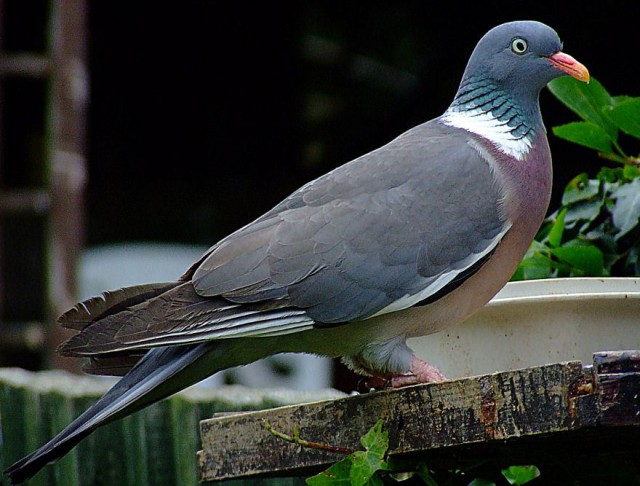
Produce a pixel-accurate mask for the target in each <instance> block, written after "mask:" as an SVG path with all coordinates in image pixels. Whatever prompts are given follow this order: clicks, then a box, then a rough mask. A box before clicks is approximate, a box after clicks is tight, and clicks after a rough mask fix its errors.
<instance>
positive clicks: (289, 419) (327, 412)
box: [198, 351, 640, 481]
mask: <svg viewBox="0 0 640 486" xmlns="http://www.w3.org/2000/svg"><path fill="white" fill-rule="evenodd" d="M639 393H640V352H637V351H629V352H612V353H597V354H596V355H595V357H594V366H593V367H591V366H589V367H586V368H585V367H584V366H583V364H582V363H581V362H566V363H556V364H550V365H547V366H541V367H535V368H528V369H524V370H516V371H507V372H502V373H495V374H490V375H484V376H478V377H472V378H466V379H461V380H455V381H449V382H445V383H439V384H429V385H416V386H411V387H406V388H402V389H397V390H384V391H378V392H373V393H369V394H365V395H358V396H352V397H347V398H343V399H339V400H333V401H325V402H317V403H312V404H306V405H299V406H298V405H295V406H287V407H282V408H277V409H272V410H267V411H261V412H252V413H244V414H233V415H226V416H223V417H217V418H213V419H210V420H205V421H203V422H201V438H202V446H203V450H202V451H200V452H199V453H198V458H199V463H200V469H201V479H202V480H207V481H209V480H220V479H230V478H240V477H252V476H260V475H282V476H287V475H289V476H291V475H295V474H300V473H308V472H310V471H313V470H317V469H318V468H319V467H325V466H327V465H328V464H331V463H333V462H335V461H337V460H339V459H341V458H342V457H343V456H341V455H340V454H337V453H333V452H327V451H321V450H317V449H310V448H303V447H301V446H300V445H298V444H292V443H288V442H285V441H283V440H282V439H279V438H277V437H275V436H274V435H272V434H271V433H270V432H269V431H268V430H266V428H265V426H264V424H265V421H267V422H268V423H269V424H270V425H271V426H272V427H273V429H275V430H277V431H279V432H282V433H285V434H288V435H293V429H294V426H297V427H299V429H300V437H301V438H302V439H305V440H308V441H313V442H318V443H322V444H328V445H333V446H339V447H345V448H348V449H360V448H361V447H360V444H359V438H360V437H361V436H362V435H363V434H364V433H366V432H367V430H369V428H370V427H372V426H373V424H374V423H375V422H376V421H377V420H378V419H383V420H384V429H385V430H387V431H388V432H389V440H390V448H389V452H390V454H392V455H399V456H402V455H415V454H425V453H429V454H430V457H431V459H432V460H433V461H447V460H448V458H450V457H451V455H452V454H454V455H456V456H460V455H462V456H464V455H470V456H473V457H476V458H477V457H483V455H484V457H486V454H493V455H495V454H496V451H497V449H496V448H500V446H501V445H504V444H505V443H508V444H509V447H510V449H511V452H512V453H514V454H518V452H519V447H518V444H520V445H522V444H524V445H525V446H526V448H527V450H528V454H529V455H528V457H532V455H535V452H534V451H532V450H531V445H532V444H538V447H540V446H541V447H543V448H544V447H546V445H545V444H546V443H547V442H549V441H554V442H555V443H556V444H559V445H560V448H561V450H562V449H564V450H566V448H567V447H568V444H571V446H570V447H574V445H575V448H576V450H577V449H580V448H581V447H590V446H593V445H594V444H595V443H596V442H598V440H595V441H593V440H590V438H589V434H591V433H593V434H599V435H597V436H594V439H602V438H604V437H605V436H606V433H607V431H609V432H611V433H612V434H614V436H615V437H617V438H618V439H622V438H623V437H626V436H625V434H627V435H629V432H628V431H631V432H630V434H631V435H630V437H629V440H628V441H626V440H618V444H619V445H620V447H625V444H627V443H630V444H634V443H635V444H637V443H638V442H639V441H638V439H639V438H640V434H638V432H640V427H638V426H640V399H638V394H639ZM629 427H630V428H629ZM625 428H626V429H628V431H627V432H621V431H620V430H621V429H623V430H624V429H625ZM603 429H607V430H603ZM574 442H575V444H574ZM614 449H615V446H614ZM549 450H550V449H548V448H547V451H546V452H548V451H549ZM608 452H610V453H611V452H614V451H613V450H612V449H611V448H610V449H608ZM430 464H433V462H430Z"/></svg>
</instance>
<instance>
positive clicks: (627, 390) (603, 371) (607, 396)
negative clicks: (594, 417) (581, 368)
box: [593, 351, 640, 426]
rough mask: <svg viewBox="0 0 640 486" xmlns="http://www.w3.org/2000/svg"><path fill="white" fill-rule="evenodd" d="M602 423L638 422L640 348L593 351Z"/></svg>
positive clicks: (639, 419) (629, 423)
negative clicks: (637, 349)
mask: <svg viewBox="0 0 640 486" xmlns="http://www.w3.org/2000/svg"><path fill="white" fill-rule="evenodd" d="M593 364H594V368H595V378H596V379H595V387H596V390H597V396H598V408H599V411H600V413H599V423H600V424H601V425H612V426H624V425H640V351H607V352H600V353H595V354H594V359H593Z"/></svg>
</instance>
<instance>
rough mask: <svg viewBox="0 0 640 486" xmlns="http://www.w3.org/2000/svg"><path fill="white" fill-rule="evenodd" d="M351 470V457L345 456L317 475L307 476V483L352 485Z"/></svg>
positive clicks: (315, 485) (314, 484) (311, 485)
mask: <svg viewBox="0 0 640 486" xmlns="http://www.w3.org/2000/svg"><path fill="white" fill-rule="evenodd" d="M350 471H351V459H350V457H345V458H344V459H342V460H341V461H339V462H336V463H335V464H334V465H332V466H331V467H330V468H329V469H327V470H326V471H322V472H321V473H319V474H316V475H315V476H312V477H310V478H307V480H306V483H307V484H308V485H309V486H329V485H331V486H339V485H343V486H351V478H350V477H349V472H350Z"/></svg>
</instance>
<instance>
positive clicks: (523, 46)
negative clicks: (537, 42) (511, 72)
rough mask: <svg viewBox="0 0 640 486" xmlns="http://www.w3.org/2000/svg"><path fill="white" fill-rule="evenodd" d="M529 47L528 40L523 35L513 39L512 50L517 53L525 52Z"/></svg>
mask: <svg viewBox="0 0 640 486" xmlns="http://www.w3.org/2000/svg"><path fill="white" fill-rule="evenodd" d="M528 47H529V46H528V45H527V41H526V40H524V39H523V38H522V37H516V38H515V39H513V40H512V41H511V50H512V51H513V52H515V53H516V54H524V53H525V52H527V48H528Z"/></svg>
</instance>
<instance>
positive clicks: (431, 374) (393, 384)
mask: <svg viewBox="0 0 640 486" xmlns="http://www.w3.org/2000/svg"><path fill="white" fill-rule="evenodd" d="M443 381H447V378H446V377H445V376H444V375H443V374H442V373H441V372H440V370H439V369H438V368H436V367H435V366H433V365H430V364H429V363H427V362H426V361H423V360H421V359H418V358H415V357H414V358H413V360H412V361H411V369H410V370H409V373H407V374H404V375H392V376H372V377H370V378H367V379H364V380H361V381H360V383H359V387H358V388H360V387H363V388H364V390H366V391H373V390H384V389H387V388H402V387H404V386H410V385H418V384H420V383H441V382H443Z"/></svg>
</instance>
